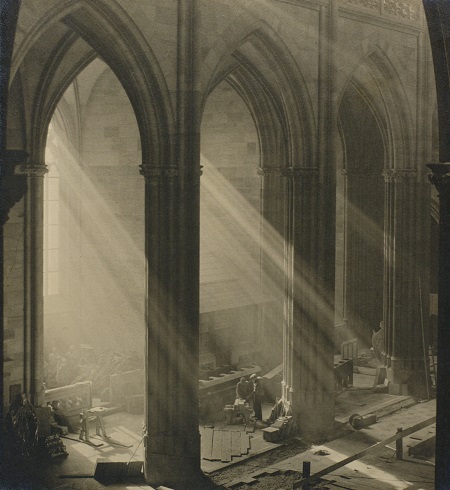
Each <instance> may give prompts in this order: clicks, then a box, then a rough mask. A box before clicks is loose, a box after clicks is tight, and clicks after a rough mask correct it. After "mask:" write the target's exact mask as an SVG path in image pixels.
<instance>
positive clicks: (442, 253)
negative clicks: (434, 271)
mask: <svg viewBox="0 0 450 490" xmlns="http://www.w3.org/2000/svg"><path fill="white" fill-rule="evenodd" d="M428 167H430V168H431V170H432V171H433V173H432V175H430V181H431V182H432V184H434V185H435V186H436V189H437V191H438V192H439V306H438V343H437V345H438V351H437V355H438V371H437V386H436V387H437V396H436V448H437V451H436V469H435V476H436V477H435V488H436V489H438V490H444V489H446V488H448V483H449V482H450V465H449V464H448V462H449V460H450V442H449V438H448V434H449V433H450V413H449V411H448V407H449V406H450V353H449V349H450V328H449V326H450V280H449V278H450V163H436V164H429V165H428Z"/></svg>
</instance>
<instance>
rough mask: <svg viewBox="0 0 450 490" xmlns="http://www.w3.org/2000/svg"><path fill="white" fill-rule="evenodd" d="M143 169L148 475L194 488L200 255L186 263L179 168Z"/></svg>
mask: <svg viewBox="0 0 450 490" xmlns="http://www.w3.org/2000/svg"><path fill="white" fill-rule="evenodd" d="M141 173H142V174H143V175H144V177H145V182H146V183H145V226H146V231H145V236H146V241H145V250H146V260H147V278H148V279H147V308H146V325H147V335H146V408H145V414H146V415H145V424H146V434H145V435H146V437H145V477H146V480H147V482H148V483H150V484H152V485H161V484H163V485H171V486H172V485H174V486H176V488H185V487H184V486H182V485H187V486H186V488H193V487H192V486H191V487H189V485H188V482H191V483H190V484H191V485H192V481H193V480H194V479H195V478H197V477H198V476H199V474H200V435H199V429H198V322H197V323H196V322H195V320H196V318H192V311H194V314H195V311H198V287H199V286H198V272H197V273H195V272H194V274H193V275H191V276H190V280H189V281H188V282H187V281H186V274H187V271H186V268H189V267H193V268H196V267H197V269H198V262H197V261H194V263H193V264H191V263H189V262H188V259H189V257H188V255H190V249H191V247H193V250H196V251H197V253H198V243H195V242H194V243H190V242H189V233H186V231H184V232H183V231H180V230H179V226H180V223H181V220H180V207H181V206H182V205H183V204H185V205H187V204H188V203H187V202H186V200H184V201H183V203H181V204H180V201H179V197H180V193H181V191H180V182H179V170H178V169H177V168H175V167H154V166H150V165H148V166H146V165H143V166H142V167H141ZM198 181H199V179H198ZM198 183H199V182H198ZM196 187H197V189H191V192H192V193H193V194H198V192H199V189H198V185H197V186H196ZM192 227H193V228H194V229H195V228H196V227H198V219H197V224H195V223H192ZM182 262H184V264H182ZM189 294H190V295H191V297H189ZM195 297H196V298H197V299H196V298H195ZM180 485H181V486H180Z"/></svg>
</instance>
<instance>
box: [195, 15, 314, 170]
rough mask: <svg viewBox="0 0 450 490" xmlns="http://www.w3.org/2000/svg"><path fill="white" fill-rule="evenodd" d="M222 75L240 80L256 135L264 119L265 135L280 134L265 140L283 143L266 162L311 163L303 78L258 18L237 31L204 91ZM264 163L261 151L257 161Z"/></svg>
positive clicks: (310, 125) (310, 128)
mask: <svg viewBox="0 0 450 490" xmlns="http://www.w3.org/2000/svg"><path fill="white" fill-rule="evenodd" d="M225 37H226V33H225ZM227 77H228V78H229V79H230V77H231V78H233V79H234V80H238V79H239V80H240V82H239V85H240V87H241V90H240V93H241V95H242V96H243V98H244V99H245V100H246V102H247V104H248V105H249V108H250V109H251V112H252V114H253V116H254V118H255V123H256V126H257V130H258V133H259V134H260V135H263V133H264V129H263V128H266V129H267V127H266V126H267V123H269V125H270V129H269V130H268V131H267V133H266V136H267V137H268V138H271V135H272V136H273V135H278V134H279V135H280V139H278V141H277V140H276V139H275V140H274V139H269V143H268V145H267V146H268V147H271V148H277V147H278V148H280V143H281V146H282V147H283V149H282V150H281V154H279V155H278V157H277V159H278V162H277V160H276V159H275V160H274V159H273V158H272V165H282V166H286V167H296V166H299V167H302V166H311V162H313V161H315V153H316V152H315V141H314V138H313V135H314V133H315V131H314V127H315V121H314V115H313V109H312V103H311V99H310V96H309V93H308V90H307V86H306V82H305V80H304V78H303V76H302V73H301V70H300V69H299V68H298V66H297V63H296V61H295V59H294V58H293V56H292V54H291V53H290V51H289V49H288V47H287V46H286V44H285V43H284V41H283V40H282V39H281V38H280V37H279V35H278V34H277V33H276V32H275V31H274V30H273V29H272V28H271V27H270V26H269V25H268V24H266V23H265V22H263V21H259V22H258V24H257V25H255V24H253V26H252V31H251V32H246V33H244V32H242V33H241V37H240V38H239V40H238V41H236V42H235V43H234V44H233V46H232V47H229V48H228V49H227V51H226V52H224V53H223V55H222V57H221V59H220V61H219V63H218V64H217V66H216V67H215V69H214V70H213V73H212V75H211V78H210V79H209V81H208V83H207V90H206V91H205V93H206V94H209V93H210V92H211V90H212V89H213V88H214V87H215V86H216V85H217V84H218V83H219V82H220V81H221V80H223V79H226V78H227ZM204 103H205V100H204V101H203V105H204ZM267 111H269V116H267V114H268V113H267ZM267 117H269V120H268V119H267ZM280 131H281V133H280ZM292 134H295V135H296V138H292V137H291V135H292ZM277 138H278V136H277ZM262 145H263V143H262ZM266 161H267V159H265V158H264V153H263V154H262V163H263V165H265V164H266V163H265V162H266Z"/></svg>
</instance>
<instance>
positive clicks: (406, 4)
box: [383, 0, 419, 20]
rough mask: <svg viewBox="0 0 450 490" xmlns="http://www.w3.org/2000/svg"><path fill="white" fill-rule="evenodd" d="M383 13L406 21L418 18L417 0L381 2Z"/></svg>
mask: <svg viewBox="0 0 450 490" xmlns="http://www.w3.org/2000/svg"><path fill="white" fill-rule="evenodd" d="M383 9H384V12H386V13H388V14H390V15H396V16H397V17H403V18H404V19H408V20H417V19H418V18H419V2H417V0H383Z"/></svg>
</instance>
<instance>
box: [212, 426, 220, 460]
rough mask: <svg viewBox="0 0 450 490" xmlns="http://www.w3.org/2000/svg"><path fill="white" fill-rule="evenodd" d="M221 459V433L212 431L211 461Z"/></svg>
mask: <svg viewBox="0 0 450 490" xmlns="http://www.w3.org/2000/svg"><path fill="white" fill-rule="evenodd" d="M221 458H222V431H221V430H215V431H213V443H212V450H211V461H220V460H221Z"/></svg>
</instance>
